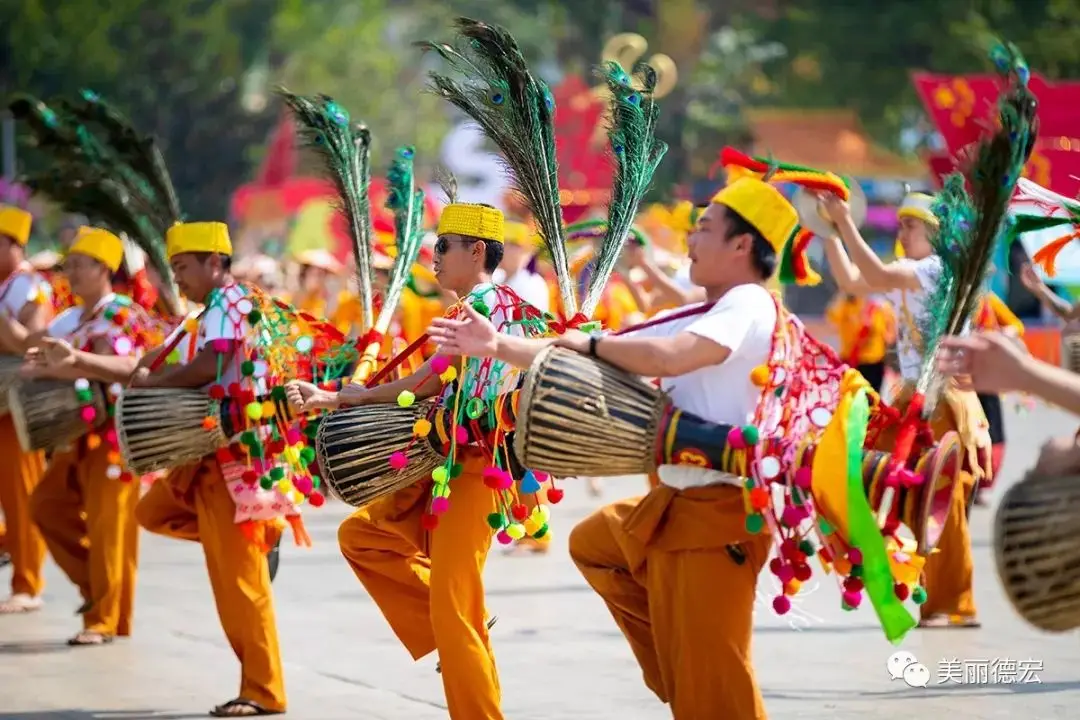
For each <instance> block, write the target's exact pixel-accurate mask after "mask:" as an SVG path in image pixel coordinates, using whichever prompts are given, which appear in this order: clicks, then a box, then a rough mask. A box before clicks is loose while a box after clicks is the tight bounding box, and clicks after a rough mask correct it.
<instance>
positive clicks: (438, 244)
mask: <svg viewBox="0 0 1080 720" xmlns="http://www.w3.org/2000/svg"><path fill="white" fill-rule="evenodd" d="M474 242H476V241H475V240H465V239H463V238H454V239H452V240H451V239H450V238H447V237H441V238H439V239H438V240H436V241H435V252H436V253H437V254H439V255H445V254H446V253H447V252H448V251H449V250H450V243H458V244H461V245H472V244H473V243H474Z"/></svg>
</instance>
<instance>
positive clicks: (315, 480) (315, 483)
mask: <svg viewBox="0 0 1080 720" xmlns="http://www.w3.org/2000/svg"><path fill="white" fill-rule="evenodd" d="M320 485H322V478H321V477H319V476H318V475H312V476H311V487H313V488H317V487H319V486H320Z"/></svg>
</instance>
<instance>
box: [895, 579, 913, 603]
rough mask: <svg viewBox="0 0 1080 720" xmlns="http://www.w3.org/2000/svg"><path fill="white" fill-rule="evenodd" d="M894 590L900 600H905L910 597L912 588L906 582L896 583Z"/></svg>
mask: <svg viewBox="0 0 1080 720" xmlns="http://www.w3.org/2000/svg"><path fill="white" fill-rule="evenodd" d="M893 592H895V593H896V597H897V598H898V599H899V600H900V602H903V601H904V600H907V599H908V596H909V595H911V588H909V587H908V586H907V585H905V584H904V583H896V585H894V586H893Z"/></svg>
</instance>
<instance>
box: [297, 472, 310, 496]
mask: <svg viewBox="0 0 1080 720" xmlns="http://www.w3.org/2000/svg"><path fill="white" fill-rule="evenodd" d="M293 486H294V487H295V488H296V489H297V490H298V491H299V492H300V494H301V495H310V494H311V491H312V490H314V489H315V486H314V485H312V484H311V478H309V477H308V476H306V475H300V476H299V477H297V478H296V479H295V480H293Z"/></svg>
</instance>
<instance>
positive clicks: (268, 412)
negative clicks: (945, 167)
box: [262, 400, 277, 418]
mask: <svg viewBox="0 0 1080 720" xmlns="http://www.w3.org/2000/svg"><path fill="white" fill-rule="evenodd" d="M275 414H277V408H276V407H274V403H272V402H270V401H269V400H267V401H266V402H264V403H263V404H262V416H263V417H264V418H272V417H274V415H275Z"/></svg>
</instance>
